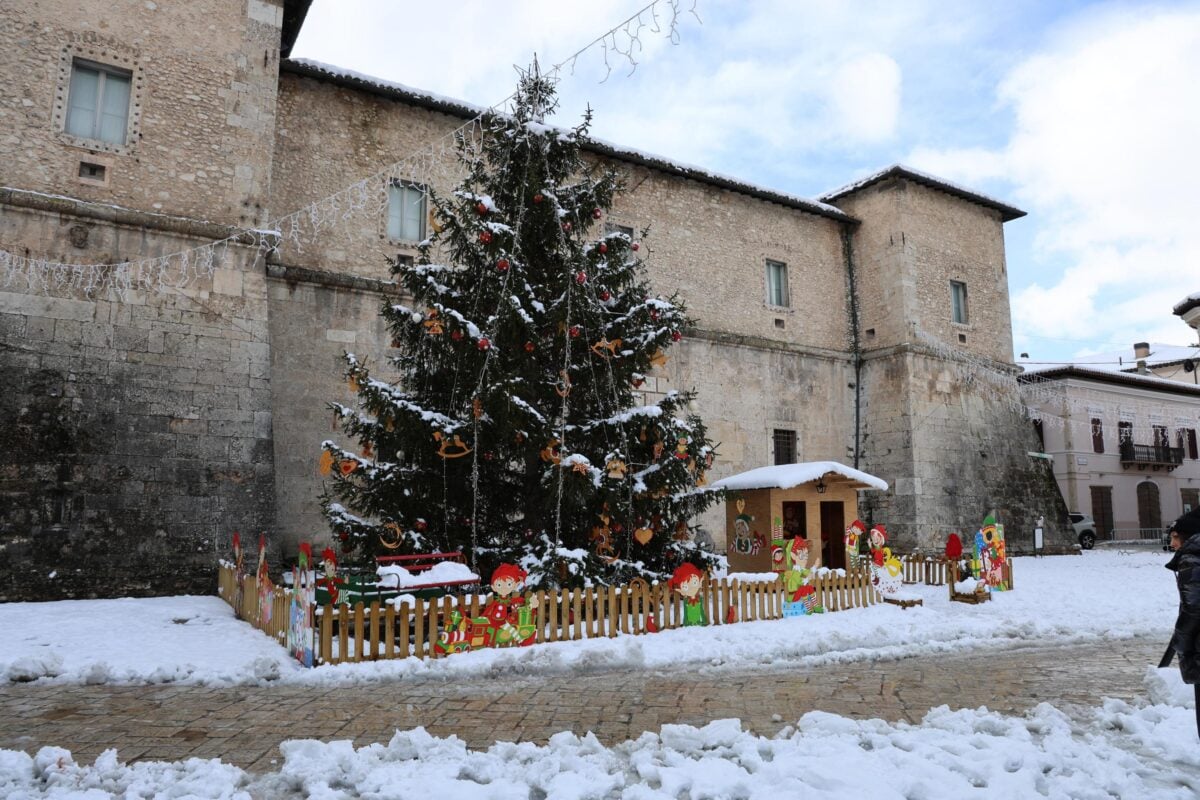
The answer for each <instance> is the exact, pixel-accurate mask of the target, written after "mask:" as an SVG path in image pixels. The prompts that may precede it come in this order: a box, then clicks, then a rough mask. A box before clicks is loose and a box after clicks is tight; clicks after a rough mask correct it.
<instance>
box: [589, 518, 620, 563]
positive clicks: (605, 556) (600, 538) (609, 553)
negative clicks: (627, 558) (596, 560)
mask: <svg viewBox="0 0 1200 800" xmlns="http://www.w3.org/2000/svg"><path fill="white" fill-rule="evenodd" d="M609 532H610V531H609V529H608V526H607V524H606V525H605V526H604V527H602V528H600V527H597V528H592V533H591V537H590V538H591V540H592V541H593V542H595V543H596V555H597V556H599V557H600V559H601V560H603V561H606V562H608V563H609V564H611V563H612V562H614V561H616V560H617V556H616V550H614V549H613V546H612V542H611V541H609Z"/></svg>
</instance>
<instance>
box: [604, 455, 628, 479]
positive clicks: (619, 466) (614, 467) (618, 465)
mask: <svg viewBox="0 0 1200 800" xmlns="http://www.w3.org/2000/svg"><path fill="white" fill-rule="evenodd" d="M604 468H605V469H606V470H608V477H610V478H613V479H614V480H618V481H619V480H621V479H622V478H624V477H625V472H626V471H627V469H628V468H627V467H626V466H625V462H624V461H622V460H621V459H619V458H614V459H613V460H612V461H609V462H608V463H607V464H605V465H604Z"/></svg>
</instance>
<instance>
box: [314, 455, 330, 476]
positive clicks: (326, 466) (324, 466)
mask: <svg viewBox="0 0 1200 800" xmlns="http://www.w3.org/2000/svg"><path fill="white" fill-rule="evenodd" d="M317 469H318V470H320V472H321V475H322V476H323V477H326V478H328V477H329V473H331V472H333V453H331V452H329V451H328V450H324V451H322V452H321V460H320V461H319V462H317Z"/></svg>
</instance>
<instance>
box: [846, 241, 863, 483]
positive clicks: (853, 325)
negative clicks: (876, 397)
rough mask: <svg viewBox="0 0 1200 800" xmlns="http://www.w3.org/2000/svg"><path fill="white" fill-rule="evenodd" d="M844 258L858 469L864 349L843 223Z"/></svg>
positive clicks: (850, 251)
mask: <svg viewBox="0 0 1200 800" xmlns="http://www.w3.org/2000/svg"><path fill="white" fill-rule="evenodd" d="M842 258H843V260H844V261H845V263H846V284H847V293H848V295H849V296H848V297H847V299H848V300H849V306H850V351H851V354H852V356H853V358H854V468H855V469H858V468H859V467H858V461H859V451H860V449H861V447H860V444H861V432H862V350H861V348H860V346H859V340H858V286H857V284H856V283H855V278H854V246H853V244H852V243H851V240H850V225H849V224H848V223H842Z"/></svg>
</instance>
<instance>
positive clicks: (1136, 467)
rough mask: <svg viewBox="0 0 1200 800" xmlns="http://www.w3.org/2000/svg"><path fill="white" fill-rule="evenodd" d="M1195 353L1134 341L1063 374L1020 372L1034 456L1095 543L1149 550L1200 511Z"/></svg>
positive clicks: (1037, 369) (1199, 355)
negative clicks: (1044, 460)
mask: <svg viewBox="0 0 1200 800" xmlns="http://www.w3.org/2000/svg"><path fill="white" fill-rule="evenodd" d="M1198 363H1200V346H1196V347H1174V346H1170V345H1160V344H1149V343H1146V342H1139V343H1137V344H1135V345H1134V346H1133V347H1132V348H1131V349H1129V350H1123V351H1119V352H1114V353H1098V354H1095V355H1090V356H1087V357H1086V358H1084V359H1080V361H1079V363H1076V364H1067V365H1052V366H1047V365H1028V366H1026V369H1025V372H1024V374H1022V375H1021V378H1020V380H1021V382H1022V384H1023V387H1024V394H1025V397H1026V401H1027V403H1028V404H1029V405H1030V406H1031V407H1033V408H1035V409H1037V412H1036V413H1035V418H1034V421H1033V424H1034V426H1035V430H1036V431H1037V434H1038V438H1039V440H1040V448H1041V450H1042V451H1043V452H1045V453H1046V455H1047V456H1049V457H1050V459H1051V461H1052V463H1053V466H1054V475H1055V478H1056V479H1057V480H1058V483H1059V486H1060V488H1061V489H1062V493H1063V497H1064V498H1065V499H1066V502H1067V504H1068V505H1069V506H1070V508H1071V510H1072V511H1075V512H1077V513H1080V514H1088V515H1090V516H1091V517H1092V519H1093V520H1094V521H1095V523H1096V536H1097V539H1098V540H1099V541H1113V540H1116V541H1123V540H1136V539H1146V540H1152V541H1157V540H1158V539H1159V538H1160V537H1161V536H1162V532H1163V529H1164V526H1165V525H1166V524H1167V523H1169V522H1171V521H1172V520H1174V519H1175V518H1177V517H1178V516H1180V515H1181V514H1183V513H1184V512H1187V511H1190V510H1192V509H1193V508H1197V507H1200V444H1198V441H1197V431H1200V384H1198V383H1197V378H1196V366H1197V364H1198Z"/></svg>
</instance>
